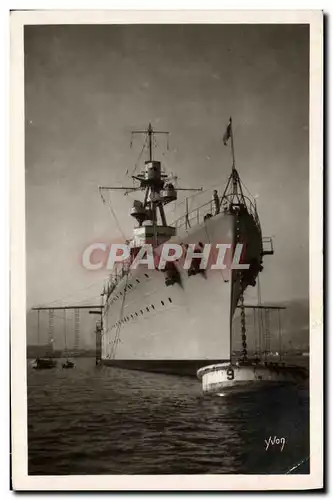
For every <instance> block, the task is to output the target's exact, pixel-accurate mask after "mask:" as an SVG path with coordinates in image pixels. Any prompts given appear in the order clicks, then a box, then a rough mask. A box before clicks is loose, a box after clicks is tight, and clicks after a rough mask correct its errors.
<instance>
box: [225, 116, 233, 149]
mask: <svg viewBox="0 0 333 500" xmlns="http://www.w3.org/2000/svg"><path fill="white" fill-rule="evenodd" d="M231 124H232V121H231V116H230V118H229V123H228V126H227V130H226V131H225V134H224V136H223V144H224V145H225V146H226V145H227V142H228V139H230V137H231V134H232V129H231V126H232V125H231Z"/></svg>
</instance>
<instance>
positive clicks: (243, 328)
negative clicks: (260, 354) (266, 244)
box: [236, 215, 247, 362]
mask: <svg viewBox="0 0 333 500" xmlns="http://www.w3.org/2000/svg"><path fill="white" fill-rule="evenodd" d="M236 241H237V243H240V218H239V215H238V216H237V219H236ZM239 276H240V277H239V286H240V290H241V293H240V297H239V300H240V310H241V313H240V315H241V331H242V361H243V362H246V361H247V339H246V322H245V308H244V294H243V291H244V286H243V275H242V271H240V273H239Z"/></svg>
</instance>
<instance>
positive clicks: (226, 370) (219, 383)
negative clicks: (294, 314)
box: [197, 303, 308, 395]
mask: <svg viewBox="0 0 333 500" xmlns="http://www.w3.org/2000/svg"><path fill="white" fill-rule="evenodd" d="M237 307H238V308H239V309H241V311H242V313H243V314H242V316H241V323H242V338H243V337H244V336H245V337H246V329H245V316H244V310H246V309H252V310H253V312H254V326H257V332H256V331H254V334H255V335H256V334H258V336H259V344H257V346H258V350H257V351H256V355H255V356H254V358H253V359H251V358H250V357H248V356H247V355H246V356H244V353H243V352H242V356H241V357H240V359H239V360H235V361H234V360H232V359H230V361H227V362H223V363H215V364H212V365H208V366H204V367H202V368H200V369H199V370H198V372H197V377H198V378H199V380H201V382H202V389H203V392H204V393H207V394H218V395H224V393H225V392H228V391H230V390H251V389H255V388H259V387H262V386H263V385H272V384H281V383H299V382H302V381H305V380H307V379H308V370H307V369H305V368H302V367H298V366H287V365H286V363H284V362H283V361H282V340H281V318H280V312H281V311H282V310H285V309H286V307H284V306H275V305H272V306H269V305H264V304H260V305H245V304H243V303H241V304H240V305H239V306H237ZM257 310H258V312H260V313H262V312H263V313H264V317H265V322H264V324H263V323H262V318H261V321H258V322H256V321H255V320H256V312H257ZM271 311H277V315H278V335H279V361H278V362H273V361H269V360H268V357H269V354H270V351H271V337H270V312H271ZM260 323H261V325H260Z"/></svg>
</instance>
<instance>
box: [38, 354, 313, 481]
mask: <svg viewBox="0 0 333 500" xmlns="http://www.w3.org/2000/svg"><path fill="white" fill-rule="evenodd" d="M76 363H77V365H76V368H75V369H73V370H63V369H62V368H61V360H58V367H57V368H56V369H53V370H40V371H38V370H33V369H32V368H31V367H28V468H29V474H39V475H59V474H62V475H66V474H223V473H229V474H230V473H241V474H254V473H256V474H265V473H267V474H281V473H286V472H287V471H288V470H290V469H291V468H292V467H293V466H294V465H295V464H297V463H299V462H301V461H302V460H304V459H305V458H306V457H308V455H309V416H308V411H309V396H308V390H307V388H296V387H284V388H283V387H280V388H275V389H269V390H261V391H260V392H251V393H244V394H242V395H241V394H238V395H236V394H234V395H232V394H229V395H227V396H224V397H217V396H215V397H207V396H206V397H203V396H202V393H201V386H200V383H199V381H198V380H196V379H195V378H193V379H191V378H186V377H177V376H170V375H161V374H150V373H143V372H134V371H125V370H120V369H117V368H110V367H103V368H96V367H95V362H94V359H77V360H76ZM270 436H271V437H272V439H273V438H274V436H276V437H277V438H281V437H284V438H285V440H286V443H285V445H284V449H283V450H282V451H281V445H280V446H278V445H273V446H272V445H270V446H269V448H268V450H267V451H266V444H265V440H268V438H269V437H270ZM297 472H298V473H300V472H306V473H308V470H306V468H305V469H304V468H303V469H302V470H298V471H297Z"/></svg>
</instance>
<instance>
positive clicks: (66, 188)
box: [25, 24, 309, 307]
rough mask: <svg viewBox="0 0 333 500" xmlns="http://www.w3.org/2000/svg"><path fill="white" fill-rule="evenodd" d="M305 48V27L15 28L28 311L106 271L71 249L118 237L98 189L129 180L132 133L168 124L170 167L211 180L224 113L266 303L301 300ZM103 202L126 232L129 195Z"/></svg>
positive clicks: (221, 159) (220, 167)
mask: <svg viewBox="0 0 333 500" xmlns="http://www.w3.org/2000/svg"><path fill="white" fill-rule="evenodd" d="M308 57H309V38H308V27H307V26H297V25H281V24H280V25H197V26H194V25H148V26H143V25H141V26H140V25H133V26H126V25H125V26H124V25H123V26H112V25H108V26H97V25H92V26H87V25H85V26H29V27H26V28H25V82H26V86H25V92H26V208H27V213H26V217H27V288H28V290H27V299H28V304H27V305H28V307H31V306H33V305H36V304H38V303H49V302H51V301H54V300H56V299H58V298H61V297H64V296H66V295H70V294H72V296H71V297H69V298H68V300H69V301H77V300H80V299H81V298H83V297H90V296H91V297H92V298H93V296H97V294H98V292H99V291H100V280H102V278H103V273H96V272H93V273H92V272H88V271H85V270H83V269H82V268H81V266H80V255H81V252H82V250H83V248H84V247H85V246H86V245H87V244H88V243H90V242H92V241H100V240H108V241H110V240H112V239H115V238H119V237H120V235H119V232H118V231H117V228H116V225H115V223H114V221H113V220H112V219H111V218H110V214H109V212H108V211H107V209H106V208H105V207H104V206H103V205H102V203H101V200H100V198H99V196H98V191H97V186H98V185H99V184H106V185H110V184H115V185H120V184H121V183H128V180H127V179H126V175H125V172H126V170H127V169H129V171H130V172H131V170H132V168H133V165H134V163H135V161H136V159H137V156H138V154H139V152H140V148H141V143H140V142H138V143H135V148H134V149H132V150H131V149H129V140H130V131H131V130H132V129H138V128H142V127H145V126H146V125H147V124H148V122H149V121H151V122H152V124H153V126H154V127H158V128H161V129H163V130H169V131H170V132H171V136H170V152H169V154H168V162H167V166H168V168H169V170H171V171H174V172H177V174H178V176H179V184H182V185H184V186H189V185H191V186H204V187H205V188H210V187H211V186H214V185H215V184H221V185H223V183H224V181H225V179H226V178H227V176H228V173H229V171H230V150H229V148H226V147H224V146H223V143H222V141H221V138H222V135H223V133H224V130H225V126H226V125H227V122H228V117H229V116H230V115H232V117H233V122H234V135H235V148H236V162H237V168H238V170H239V173H240V175H241V177H242V180H243V181H244V182H245V184H246V186H247V187H248V188H249V189H250V191H251V192H252V193H253V194H254V195H258V210H259V214H260V218H261V223H262V227H263V233H264V234H265V235H268V236H269V235H273V236H274V244H275V250H276V253H275V255H274V256H273V257H268V258H266V259H265V270H264V272H263V273H262V277H261V286H262V295H263V300H265V301H267V302H270V301H284V300H290V299H297V298H302V297H303V298H304V297H307V295H308V187H309V186H308V160H309V159H308V149H309V148H308V97H309V95H308V72H309V64H308ZM160 153H161V151H160V152H159V153H157V154H158V155H159V156H160V158H161V159H162V160H163V159H164V157H163V156H162V155H161V154H160ZM207 197H208V198H209V197H210V193H207ZM113 199H114V202H113V207H114V208H115V210H116V212H117V215H118V218H119V220H120V222H121V224H122V226H123V228H124V231H125V233H126V234H127V235H130V234H131V228H132V226H133V221H132V220H131V218H130V217H129V216H128V210H129V208H130V205H131V201H132V199H130V198H126V197H124V196H122V195H121V194H119V195H118V194H116V195H115V196H114V198H113ZM93 283H95V285H93ZM89 285H92V286H91V287H90V288H89V289H87V290H85V291H81V292H77V291H79V290H82V289H84V288H85V287H87V286H89ZM252 295H253V293H252ZM66 300H67V299H66Z"/></svg>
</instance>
